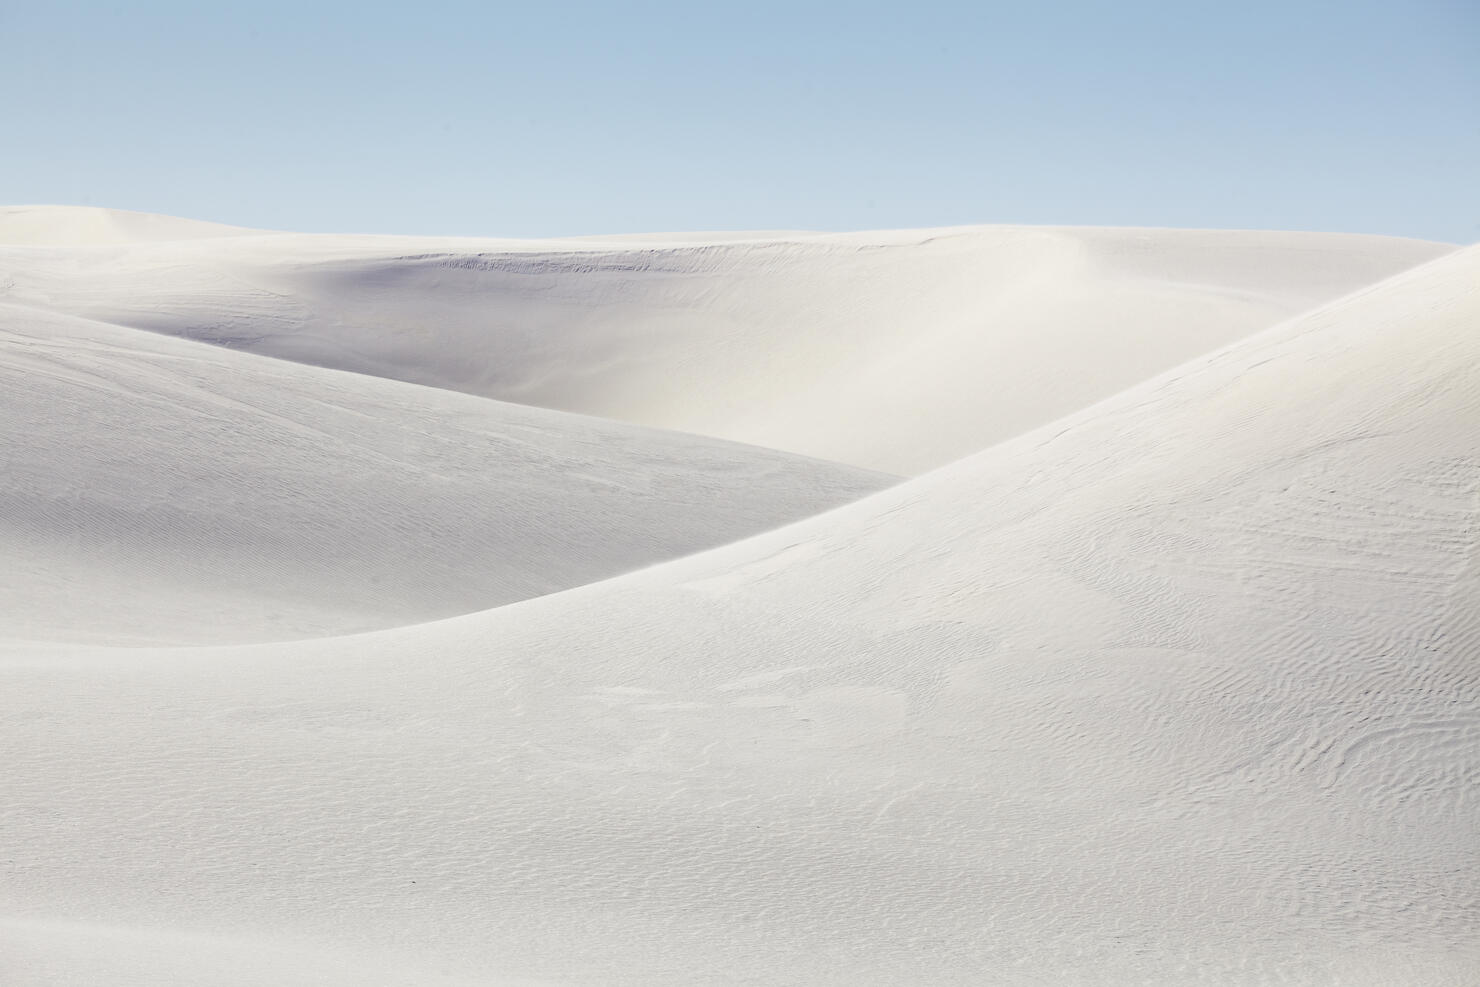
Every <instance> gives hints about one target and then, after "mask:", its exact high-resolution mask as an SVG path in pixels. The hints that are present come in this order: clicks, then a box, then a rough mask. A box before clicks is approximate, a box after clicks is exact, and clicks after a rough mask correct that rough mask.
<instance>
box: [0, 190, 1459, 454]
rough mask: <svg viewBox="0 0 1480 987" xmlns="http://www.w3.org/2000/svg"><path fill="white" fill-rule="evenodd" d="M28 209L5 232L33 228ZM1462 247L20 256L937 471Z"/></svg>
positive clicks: (565, 402)
mask: <svg viewBox="0 0 1480 987" xmlns="http://www.w3.org/2000/svg"><path fill="white" fill-rule="evenodd" d="M156 219H158V220H159V222H160V223H162V224H165V225H168V223H172V222H176V221H173V220H166V219H165V218H162V217H156ZM56 222H57V225H58V227H59V228H62V229H72V228H86V227H88V226H89V224H96V223H101V222H102V220H97V219H96V218H90V214H84V215H81V216H79V215H78V214H77V210H69V209H62V210H58V216H57V220H56ZM6 224H7V220H6V218H5V216H4V215H3V214H0V241H5V240H13V241H20V240H23V239H24V235H23V234H24V230H21V231H19V232H15V228H16V227H15V222H14V221H13V220H12V221H10V225H11V228H12V231H13V232H12V233H10V234H7V233H6ZM119 225H132V226H140V225H142V221H141V220H139V219H138V218H132V219H130V220H129V221H128V223H120V222H115V223H113V226H119ZM71 239H74V240H75V239H76V237H75V236H74V237H71ZM1450 249H1453V248H1452V247H1449V246H1447V245H1443V244H1434V243H1425V242H1421V241H1414V240H1401V239H1395V238H1391V237H1371V236H1349V235H1337V234H1315V233H1244V232H1230V231H1178V230H1140V229H1124V230H1104V229H1049V228H1013V227H983V228H962V229H949V230H914V231H903V232H883V233H859V234H755V235H752V236H751V238H749V239H746V238H745V237H744V236H742V235H735V234H728V235H718V236H715V237H713V238H711V239H710V240H709V241H708V242H705V241H703V240H699V241H695V240H694V238H693V237H684V238H678V237H674V238H664V237H634V238H625V239H622V238H600V239H590V240H581V239H577V240H552V241H543V242H542V241H499V240H469V239H447V238H442V239H437V238H425V237H354V236H304V235H293V234H264V235H258V236H231V237H216V238H213V239H203V240H196V241H174V242H147V241H141V242H137V243H131V244H118V243H105V244H102V245H99V246H96V247H90V248H89V247H77V246H69V247H46V246H38V245H32V246H12V247H9V248H0V268H3V269H4V270H6V271H7V276H6V278H4V279H0V301H4V300H6V299H7V297H8V298H9V299H11V300H13V301H19V302H24V303H25V304H29V305H35V306H40V307H50V308H55V309H57V310H60V311H66V312H70V313H73V314H77V315H83V316H87V317H90V318H95V319H102V320H105V321H111V322H117V323H119V324H122V325H128V326H135V327H140V328H145V329H150V330H153V331H156V332H161V333H166V334H171V335H179V336H186V337H189V338H193V339H200V340H205V341H208V342H214V343H218V344H221V345H224V346H229V347H232V348H235V349H243V350H249V351H251V352H254V353H260V354H265V355H269V356H277V357H285V358H288V359H291V360H298V361H302V362H305V363H310V364H316V365H322V366H329V367H337V368H341V369H346V370H354V371H358V372H362V373H368V374H374V375H379V376H386V377H393V378H397V379H404V380H410V381H414V382H417V383H423V384H430V385H434V386H438V387H445V388H451V389H454V390H460V391H466V392H469V393H474V394H480V395H484V396H488V397H494V398H498V399H501V400H506V401H513V402H518V403H522V404H529V405H536V406H540V407H547V408H556V409H562V410H566V411H575V412H581V413H586V414H591V415H599V416H602V417H609V418H616V419H620V420H624V421H631V422H637V423H641V424H646V425H652V426H658V427H662V428H668V429H677V430H680V431H686V432H695V433H699V434H702V435H711V436H717V437H721V438H726V439H733V440H737V441H741V442H747V443H752V444H755V445H760V446H766V447H770V448H777V449H785V450H789V451H792V452H797V453H802V454H805V455H809V456H816V457H819V458H822V459H828V460H836V461H840V462H847V463H852V464H855V465H859V466H863V467H868V468H872V469H879V470H884V471H886V472H890V473H897V474H914V473H918V472H921V471H923V470H926V469H929V468H932V467H935V466H939V465H942V464H944V463H946V462H948V461H950V460H953V459H956V458H959V457H961V456H965V455H968V454H970V453H974V452H977V451H979V450H981V449H984V448H986V447H987V446H988V445H991V444H992V443H994V442H997V441H1001V440H1003V439H1006V438H1010V437H1012V436H1014V435H1017V434H1020V433H1021V432H1023V431H1025V430H1027V429H1029V428H1032V427H1036V426H1038V425H1041V424H1043V423H1045V422H1047V421H1049V420H1052V419H1054V418H1057V417H1060V416H1062V415H1065V414H1068V413H1070V412H1073V411H1076V410H1078V409H1079V408H1082V407H1084V406H1085V405H1086V404H1088V403H1091V402H1093V401H1096V400H1099V399H1101V398H1104V397H1107V396H1109V395H1111V394H1113V393H1115V392H1116V391H1119V390H1121V389H1123V388H1126V387H1129V386H1131V385H1133V384H1136V383H1139V382H1140V381H1142V380H1144V379H1146V378H1147V377H1149V376H1152V375H1153V374H1156V373H1160V372H1161V371H1163V370H1166V369H1167V368H1169V367H1172V366H1174V365H1176V364H1178V363H1180V362H1182V361H1184V360H1187V359H1190V358H1192V357H1194V356H1198V355H1200V354H1202V353H1206V352H1208V351H1209V350H1211V349H1214V348H1216V347H1218V346H1221V345H1224V344H1226V343H1228V342H1231V341H1233V340H1235V339H1238V338H1241V337H1243V336H1245V335H1247V334H1249V333H1250V332H1254V331H1256V330H1259V329H1263V328H1266V327H1268V326H1270V325H1273V324H1274V323H1275V322H1278V321H1280V320H1281V319H1284V318H1288V317H1290V316H1292V315H1295V314H1297V313H1299V312H1302V311H1305V310H1306V309H1308V308H1311V307H1313V306H1315V305H1317V304H1320V303H1323V302H1326V301H1329V300H1331V299H1334V298H1336V297H1338V296H1340V295H1344V294H1346V293H1348V292H1351V291H1355V290H1356V289H1358V288H1361V287H1363V286H1364V285H1367V284H1369V283H1371V282H1373V281H1376V280H1378V279H1380V278H1382V277H1386V276H1388V275H1391V274H1394V273H1397V272H1398V271H1400V270H1403V269H1405V268H1407V267H1411V266H1412V265H1414V264H1417V263H1420V262H1422V261H1426V260H1429V259H1432V258H1434V257H1436V256H1439V255H1440V254H1442V253H1444V252H1446V251H1448V250H1450Z"/></svg>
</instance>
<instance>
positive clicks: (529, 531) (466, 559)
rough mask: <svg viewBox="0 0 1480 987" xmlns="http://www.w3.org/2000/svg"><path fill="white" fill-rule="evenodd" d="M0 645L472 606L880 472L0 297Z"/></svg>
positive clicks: (401, 618) (328, 628) (240, 631)
mask: <svg viewBox="0 0 1480 987" xmlns="http://www.w3.org/2000/svg"><path fill="white" fill-rule="evenodd" d="M0 420H3V421H4V423H5V427H4V429H3V430H0V463H3V470H0V638H12V639H14V638H26V639H36V640H61V641H94V642H99V643H107V644H143V643H176V644H180V643H227V642H244V641H263V640H282V639H286V638H302V637H315V636H324V635H329V634H344V633H350V632H354V631H360V630H368V629H372V628H383V627H391V626H397V625H400V624H405V623H415V622H420V621H425V620H431V619H434V618H438V617H446V616H451V615H453V614H459V613H468V612H470V611H474V610H484V609H487V608H489V607H491V606H496V605H498V604H501V603H508V602H511V601H514V600H522V599H526V598H528V597H531V596H536V595H539V594H541V593H548V592H552V591H554V590H559V589H567V588H569V587H571V586H577V585H581V584H583V583H588V582H591V581H593V580H597V579H602V578H605V577H608V576H613V575H617V574H619V573H622V572H627V571H630V570H632V569H635V568H639V567H641V566H644V565H649V564H652V563H654V562H660V561H664V560H667V559H672V558H675V557H677V556H680V555H684V554H687V553H689V552H693V551H697V550H699V549H702V548H710V547H713V546H715V545H719V544H723V543H725V542H728V541H733V540H735V539H736V538H740V537H742V536H745V535H751V534H755V533H757V532H760V531H764V530H767V529H769V528H772V527H775V526H776V525H778V524H783V523H786V522H788V521H794V520H797V519H799V518H802V517H806V516H809V515H811V514H815V513H817V512H818V511H821V510H824V509H826V508H829V507H834V506H836V505H838V504H842V503H846V502H848V501H850V500H854V499H856V498H858V497H859V496H862V495H863V494H865V493H871V492H873V491H875V490H878V489H880V488H881V487H883V486H886V485H888V484H889V483H891V482H893V481H892V478H889V477H885V476H881V475H878V474H874V473H868V472H865V471H862V470H858V469H854V468H851V467H844V466H836V465H833V464H831V463H823V462H818V461H815V460H810V459H803V458H801V457H797V456H792V455H788V454H785V453H779V452H773V451H770V450H764V449H755V448H751V447H747V446H741V445H736V444H733V443H728V442H722V441H717V440H713V439H704V438H699V437H695V436H684V435H677V434H674V433H669V432H657V431H653V430H651V429H645V428H639V427H635V426H631V425H626V424H622V423H619V422H610V421H602V420H598V419H592V418H585V417H581V416H576V415H570V414H565V413H561V412H552V411H546V410H543V409H537V408H525V407H520V406H516V405H509V404H502V403H499V402H495V401H489V400H486V399H482V398H474V397H469V396H466V395H463V394H455V393H451V392H448V391H443V390H437V389H433V388H426V387H418V386H415V385H411V384H404V383H400V382H398V381H390V380H382V379H378V378H373V377H362V376H357V375H351V374H344V373H340V372H336V371H330V370H322V369H319V368H316V367H307V366H300V365H297V364H292V363H286V362H283V361H278V360H270V359H266V358H263V357H257V356H251V355H246V354H240V353H232V352H229V351H226V350H223V349H220V348H217V347H211V346H205V345H202V344H199V343H192V342H188V341H183V340H177V339H169V338H165V337H161V336H158V335H154V334H151V333H145V332H140V331H138V330H131V329H121V328H119V327H117V326H113V325H105V324H101V323H96V322H88V321H85V320H81V319H77V318H73V317H70V316H61V315H55V314H50V313H47V312H42V311H38V310H35V309H25V308H17V307H15V306H7V305H3V304H0Z"/></svg>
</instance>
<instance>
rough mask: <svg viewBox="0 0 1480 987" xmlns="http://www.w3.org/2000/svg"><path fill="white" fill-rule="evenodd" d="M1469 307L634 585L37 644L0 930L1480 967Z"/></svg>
mask: <svg viewBox="0 0 1480 987" xmlns="http://www.w3.org/2000/svg"><path fill="white" fill-rule="evenodd" d="M1477 327H1480V248H1477V249H1470V250H1466V251H1463V252H1460V253H1457V254H1455V255H1453V256H1450V257H1446V258H1443V259H1440V260H1438V261H1435V262H1432V263H1430V264H1428V265H1426V266H1424V267H1422V268H1419V269H1418V270H1416V271H1413V272H1411V273H1408V274H1405V275H1402V276H1399V277H1398V278H1396V279H1394V280H1391V281H1388V282H1386V283H1384V284H1382V285H1379V286H1376V287H1374V288H1372V289H1371V290H1368V291H1365V292H1363V293H1360V294H1358V295H1356V296H1353V297H1351V298H1347V299H1345V300H1342V301H1340V302H1338V303H1335V304H1333V305H1331V306H1329V307H1325V308H1322V309H1320V310H1318V311H1316V312H1313V313H1311V314H1308V315H1306V316H1304V317H1301V318H1299V319H1297V320H1295V321H1293V322H1290V323H1288V324H1285V325H1282V326H1279V327H1277V328H1275V329H1272V330H1270V331H1269V332H1267V333H1264V334H1261V335H1258V336H1255V337H1252V338H1251V339H1249V340H1247V341H1244V342H1240V343H1238V344H1235V345H1234V346H1232V347H1230V348H1227V349H1224V350H1222V351H1219V352H1217V353H1214V354H1212V355H1209V356H1207V357H1204V358H1200V359H1198V360H1196V361H1194V362H1192V363H1190V364H1187V365H1185V366H1182V367H1180V368H1178V369H1176V370H1174V371H1172V372H1170V373H1168V374H1166V375H1164V376H1161V377H1159V378H1157V379H1154V380H1151V381H1149V382H1147V383H1145V384H1143V385H1141V386H1138V387H1136V388H1134V389H1132V390H1130V391H1127V392H1125V393H1123V394H1121V395H1119V396H1117V397H1115V398H1113V399H1112V400H1110V401H1108V402H1106V403H1104V404H1101V405H1099V406H1096V407H1094V408H1090V409H1087V410H1085V411H1084V412H1082V413H1080V414H1078V415H1076V416H1074V417H1073V418H1070V419H1067V420H1064V421H1060V422H1057V423H1055V424H1053V425H1050V426H1049V427H1046V428H1044V429H1042V430H1038V431H1034V432H1032V433H1029V434H1027V435H1025V436H1022V437H1020V438H1018V439H1015V440H1013V441H1011V442H1008V443H1005V444H1003V445H1000V446H998V447H996V448H994V449H992V450H990V451H987V452H985V453H983V454H981V455H978V456H975V457H972V458H969V459H967V460H964V461H962V462H960V463H957V464H955V465H953V466H951V467H948V468H946V469H943V470H940V471H937V472H933V473H931V474H929V475H927V476H924V477H922V478H919V479H917V480H915V481H912V482H909V483H906V484H902V485H900V486H897V487H894V488H892V489H889V490H886V491H884V492H882V493H879V494H876V495H873V496H871V497H869V498H866V499H864V500H862V501H860V502H858V503H856V504H853V505H851V506H848V507H844V508H842V509H839V510H837V511H834V512H831V513H828V514H825V515H822V516H819V517H817V518H814V519H812V520H809V521H805V522H802V523H799V524H797V525H794V526H791V527H788V528H782V529H779V530H777V531H775V532H772V533H770V534H767V535H763V536H759V537H757V538H754V539H750V540H747V541H744V542H741V543H738V544H736V545H732V546H729V547H726V548H722V549H718V550H715V551H713V552H710V553H705V554H702V555H699V556H695V557H691V558H688V559H684V560H680V561H677V562H673V563H669V564H666V565H663V566H658V567H654V568H651V569H647V570H644V571H642V572H639V573H635V574H632V575H629V576H627V577H623V578H620V579H616V580H612V581H609V582H605V583H599V584H595V585H591V586H587V587H583V588H580V589H576V590H573V591H570V592H567V593H562V594H556V595H552V596H546V597H542V598H539V599H535V600H530V601H527V602H524V603H520V604H515V605H512V606H507V607H503V608H500V609H498V610H494V611H491V612H488V613H483V614H475V615H470V616H466V617H461V618H456V619H452V620H448V621H443V622H439V623H432V624H426V625H422V626H414V627H406V628H401V629H397V630H392V631H386V632H382V633H377V634H371V635H363V636H359V637H349V638H343V639H336V640H325V641H316V642H303V643H300V644H296V645H284V646H278V647H273V648H268V647H261V646H258V647H242V648H235V649H187V650H181V651H149V650H143V651H135V652H128V653H127V660H121V659H120V657H119V654H118V653H117V652H111V651H108V650H106V649H86V648H74V649H71V650H70V651H67V652H66V653H64V654H61V655H58V654H57V653H55V652H54V651H51V650H37V649H27V648H16V647H12V648H10V649H8V650H7V651H6V652H5V654H6V656H7V657H5V658H4V659H3V660H0V695H4V696H5V697H6V709H7V712H8V714H9V715H8V716H6V717H5V718H3V719H0V744H3V745H4V749H5V750H7V751H10V752H12V754H11V755H10V756H9V757H8V758H7V760H6V763H5V765H4V768H3V771H4V779H3V788H4V791H5V792H6V793H7V803H8V804H7V805H6V807H5V811H4V812H3V813H0V827H3V829H0V845H3V846H5V847H7V848H19V849H17V850H15V851H13V852H12V851H10V850H7V853H6V855H5V859H4V866H5V868H6V870H5V879H4V880H3V881H0V914H3V915H5V916H7V917H8V918H7V921H6V922H5V923H4V924H0V944H3V945H5V946H6V947H7V949H6V950H5V951H0V957H8V959H0V963H8V965H9V969H8V970H7V969H5V968H4V967H0V970H3V971H4V972H5V973H6V975H7V982H10V983H17V984H37V983H51V982H58V981H59V982H63V983H80V982H108V983H141V984H142V983H147V984H151V985H162V984H196V983H200V982H202V979H203V978H202V974H201V971H202V970H206V971H212V970H218V971H223V973H222V975H221V976H220V977H219V982H222V983H242V982H253V983H267V982H272V983H279V982H281V983H315V984H330V983H344V984H375V983H379V984H424V983H444V982H445V983H454V982H458V983H467V982H479V983H492V984H498V983H516V982H540V983H553V984H593V985H594V984H603V985H607V984H633V985H637V984H641V985H647V984H683V985H695V984H716V985H717V984H742V983H743V984H836V985H845V984H846V985H855V984H972V985H976V984H1054V985H1079V984H1083V985H1089V984H1129V983H1148V982H1149V983H1156V984H1172V983H1175V984H1200V983H1205V984H1268V983H1292V984H1302V985H1315V984H1346V985H1350V984H1372V985H1384V987H1386V985H1392V984H1424V985H1456V987H1458V985H1468V984H1473V983H1474V982H1475V975H1476V972H1477V970H1480V946H1477V942H1480V937H1477V930H1480V900H1477V899H1480V892H1477V889H1480V815H1477V813H1476V806H1475V801H1474V799H1475V790H1476V789H1475V785H1476V782H1477V780H1480V547H1477V546H1480V427H1477V425H1480V332H1477ZM345 955H352V956H354V957H355V962H354V963H352V964H351V963H346V964H345V965H343V966H342V967H339V968H337V972H336V967H335V959H336V957H342V956H345ZM238 960H241V961H242V962H243V965H237V962H238ZM244 970H250V971H255V972H256V973H258V974H260V975H258V976H254V977H253V978H252V979H250V980H249V981H244V980H243V979H241V977H242V976H244V974H242V971H244ZM48 971H60V972H59V973H56V974H55V977H54V979H52V980H48V979H47V978H48V976H49V975H50V974H48ZM78 971H81V972H78ZM305 971H309V972H305ZM212 976H214V974H212ZM233 977H236V978H237V979H232V978H233ZM439 978H440V979H439ZM207 979H208V978H207Z"/></svg>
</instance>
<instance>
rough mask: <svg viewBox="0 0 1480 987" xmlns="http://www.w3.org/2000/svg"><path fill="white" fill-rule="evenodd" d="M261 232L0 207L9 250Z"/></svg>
mask: <svg viewBox="0 0 1480 987" xmlns="http://www.w3.org/2000/svg"><path fill="white" fill-rule="evenodd" d="M261 232H262V231H261V230H252V229H247V228H245V227H241V226H226V225H224V224H221V223H205V222H201V221H200V220H198V219H181V218H179V217H178V216H159V215H155V214H154V213H147V212H130V211H129V210H127V209H97V208H93V207H88V206H0V244H5V245H9V246H16V245H19V246H29V247H38V246H47V247H52V246H88V247H96V246H100V245H104V244H125V243H151V242H157V241H167V240H200V239H205V238H209V237H222V236H243V235H246V234H252V233H261Z"/></svg>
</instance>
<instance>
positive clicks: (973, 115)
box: [0, 0, 1480, 242]
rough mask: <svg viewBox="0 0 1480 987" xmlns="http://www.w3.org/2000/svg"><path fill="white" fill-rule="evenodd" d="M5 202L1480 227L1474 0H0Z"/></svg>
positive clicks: (345, 217) (623, 223)
mask: <svg viewBox="0 0 1480 987" xmlns="http://www.w3.org/2000/svg"><path fill="white" fill-rule="evenodd" d="M0 85H3V93H4V100H5V101H4V105H5V111H4V113H3V114H0V202H4V203H7V204H29V203H70V204H91V205H101V206H112V207H116V208H125V209H138V210H144V211H148V212H163V213H170V214H174V215H182V216H190V217H194V218H199V219H213V220H218V221H222V222H229V223H239V224H243V225H248V226H261V227H272V228H280V229H296V230H314V231H336V232H340V231H342V232H359V231H373V232H387V233H449V234H486V235H495V236H497V235H504V236H540V235H557V234H576V233H609V232H637V231H658V230H665V231H668V230H700V229H711V230H713V229H867V228H882V227H901V226H938V225H954V224H962V223H1050V224H1095V225H1099V224H1107V225H1144V226H1196V227H1242V228H1272V229H1320V230H1350V231H1358V232H1371V233H1389V234H1402V235H1408V236H1418V237H1427V238H1432V239H1441V240H1450V241H1457V242H1472V241H1476V240H1480V0H1387V2H1369V0H1339V2H1337V0H1332V2H1325V0H1321V2H1309V0H1288V2H1265V0H1244V2H1238V0H1222V2H1204V0H1180V2H1162V3H1144V2H1137V0H1122V2H1113V0H1105V2H1069V3H1052V2H1044V3H1035V2H1032V0H1021V2H1018V3H1012V4H1003V3H994V2H979V3H938V2H928V0H923V2H922V0H916V2H899V3H889V4H882V3H869V2H866V0H860V2H851V3H844V2H836V3H808V2H805V0H794V2H789V3H772V2H768V0H750V2H739V3H728V4H716V3H711V2H707V0H689V2H683V3H650V2H642V0H629V2H612V3H600V4H597V3H581V2H571V3H552V2H542V0H523V2H520V3H513V4H510V3H498V2H487V3H469V4H462V3H446V2H425V0H423V2H411V0H407V2H401V3H396V4H381V3H377V2H374V0H366V2H361V3H344V4H339V3H313V2H293V3H279V2H275V0H257V2H253V3H231V2H213V0H194V2H189V3H157V2H126V0H119V2H111V3H81V4H79V3H67V2H65V0H27V2H24V3H22V2H16V0H0Z"/></svg>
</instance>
